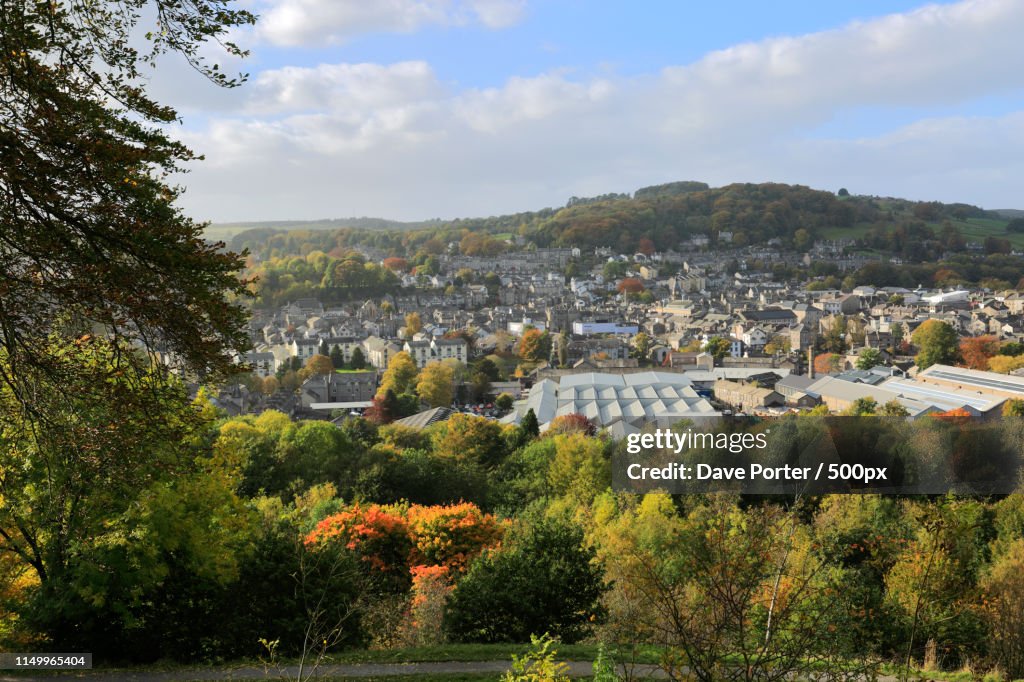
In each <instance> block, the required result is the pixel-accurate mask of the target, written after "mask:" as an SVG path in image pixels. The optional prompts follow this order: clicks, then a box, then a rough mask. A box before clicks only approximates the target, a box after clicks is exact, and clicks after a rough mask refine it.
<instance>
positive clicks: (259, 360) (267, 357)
mask: <svg viewBox="0 0 1024 682" xmlns="http://www.w3.org/2000/svg"><path fill="white" fill-rule="evenodd" d="M242 362H243V363H245V364H247V365H250V366H251V367H252V373H253V374H255V375H256V376H260V377H269V376H273V375H274V372H275V371H276V370H277V358H275V357H274V354H273V353H271V352H270V351H263V352H257V351H249V352H248V353H246V354H245V355H243V356H242Z"/></svg>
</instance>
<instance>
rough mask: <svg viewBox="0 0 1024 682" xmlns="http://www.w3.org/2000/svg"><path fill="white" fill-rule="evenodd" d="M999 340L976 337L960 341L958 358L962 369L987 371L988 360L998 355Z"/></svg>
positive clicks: (991, 337) (993, 337)
mask: <svg viewBox="0 0 1024 682" xmlns="http://www.w3.org/2000/svg"><path fill="white" fill-rule="evenodd" d="M1000 345H1001V344H1000V342H999V339H998V338H996V337H995V336H992V335H987V336H976V337H974V338H968V339H963V340H961V341H960V357H961V358H962V360H963V365H964V367H969V368H970V369H979V370H987V369H988V361H989V358H991V357H993V356H995V355H998V354H999V347H1000Z"/></svg>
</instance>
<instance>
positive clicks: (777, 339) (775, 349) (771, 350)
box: [764, 334, 790, 355]
mask: <svg viewBox="0 0 1024 682" xmlns="http://www.w3.org/2000/svg"><path fill="white" fill-rule="evenodd" d="M789 350H790V340H789V336H787V335H786V334H776V335H775V336H773V337H772V339H771V341H769V342H768V343H766V344H765V345H764V352H765V353H767V354H768V355H775V354H776V353H782V354H786V353H788V352H789Z"/></svg>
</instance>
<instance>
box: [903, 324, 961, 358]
mask: <svg viewBox="0 0 1024 682" xmlns="http://www.w3.org/2000/svg"><path fill="white" fill-rule="evenodd" d="M913 340H914V345H915V346H917V349H918V352H917V357H915V358H914V361H915V362H916V363H917V366H918V367H920V368H921V369H927V368H928V367H931V366H932V365H935V364H943V365H951V364H954V363H956V361H957V358H958V357H959V355H960V348H959V342H960V341H959V338H958V337H957V333H956V330H955V329H953V328H952V327H951V326H949V325H948V324H947V323H945V322H943V321H942V320H935V319H931V320H925V321H924V322H922V323H921V325H920V326H919V327H918V328H917V329H915V330H914V334H913Z"/></svg>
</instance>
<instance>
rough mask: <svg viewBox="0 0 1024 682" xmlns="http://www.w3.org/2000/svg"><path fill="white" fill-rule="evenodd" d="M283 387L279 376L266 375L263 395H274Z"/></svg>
mask: <svg viewBox="0 0 1024 682" xmlns="http://www.w3.org/2000/svg"><path fill="white" fill-rule="evenodd" d="M279 388H281V384H280V382H279V381H278V380H277V377H264V379H263V386H262V393H263V395H274V394H275V393H277V391H278V389H279Z"/></svg>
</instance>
